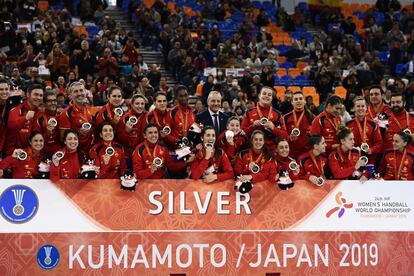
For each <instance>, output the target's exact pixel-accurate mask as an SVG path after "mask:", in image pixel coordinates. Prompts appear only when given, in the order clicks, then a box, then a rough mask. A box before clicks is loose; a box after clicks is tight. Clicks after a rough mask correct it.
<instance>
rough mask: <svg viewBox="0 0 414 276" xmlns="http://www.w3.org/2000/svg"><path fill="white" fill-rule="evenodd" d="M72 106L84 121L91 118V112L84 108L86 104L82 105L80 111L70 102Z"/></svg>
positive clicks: (86, 121)
mask: <svg viewBox="0 0 414 276" xmlns="http://www.w3.org/2000/svg"><path fill="white" fill-rule="evenodd" d="M72 107H73V109H75V111H76V112H78V113H79V117H80V118H81V119H82V120H83V121H84V123H88V122H89V121H91V119H89V118H92V116H91V113H90V112H89V110H88V109H87V108H86V106H84V107H83V110H82V111H81V110H80V109H79V108H78V107H77V106H76V104H75V103H74V102H72Z"/></svg>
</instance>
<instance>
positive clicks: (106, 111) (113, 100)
mask: <svg viewBox="0 0 414 276" xmlns="http://www.w3.org/2000/svg"><path fill="white" fill-rule="evenodd" d="M121 104H122V91H121V88H119V87H118V86H113V87H111V88H110V89H109V92H108V103H107V104H106V105H104V106H102V108H101V109H100V110H99V112H98V113H97V114H96V119H95V125H100V124H101V123H103V122H111V123H112V124H113V125H114V126H117V125H118V123H119V122H120V121H121V117H122V115H123V113H118V112H120V110H122V108H121V107H120V106H121ZM122 112H123V111H122Z"/></svg>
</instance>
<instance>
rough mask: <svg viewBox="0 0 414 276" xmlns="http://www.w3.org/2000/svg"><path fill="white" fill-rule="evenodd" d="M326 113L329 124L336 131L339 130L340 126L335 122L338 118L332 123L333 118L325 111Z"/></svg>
mask: <svg viewBox="0 0 414 276" xmlns="http://www.w3.org/2000/svg"><path fill="white" fill-rule="evenodd" d="M324 113H325V117H326V120H328V122H329V123H330V124H331V126H333V127H334V129H335V130H337V129H338V124H336V122H335V119H336V118H334V120H333V121H332V120H331V118H330V117H329V114H328V113H327V112H326V111H324Z"/></svg>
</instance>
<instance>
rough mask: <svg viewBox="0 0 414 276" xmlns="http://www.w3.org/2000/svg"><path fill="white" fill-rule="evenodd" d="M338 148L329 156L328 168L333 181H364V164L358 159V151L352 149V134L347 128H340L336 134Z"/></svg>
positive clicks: (359, 155)
mask: <svg viewBox="0 0 414 276" xmlns="http://www.w3.org/2000/svg"><path fill="white" fill-rule="evenodd" d="M337 136H338V140H339V144H340V146H339V147H337V148H336V149H335V150H334V151H333V152H331V153H330V154H329V168H330V170H331V172H332V174H333V177H334V179H355V178H361V180H365V179H366V173H363V171H362V169H363V168H364V167H365V165H366V163H365V162H364V160H362V159H360V157H361V154H360V151H359V150H358V149H356V148H354V144H355V142H354V133H353V132H352V130H351V129H349V128H347V127H344V126H342V127H340V128H339V130H338V133H337Z"/></svg>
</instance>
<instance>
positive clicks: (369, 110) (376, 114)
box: [368, 103, 384, 119]
mask: <svg viewBox="0 0 414 276" xmlns="http://www.w3.org/2000/svg"><path fill="white" fill-rule="evenodd" d="M371 106H372V105H369V106H368V112H369V115H370V116H371V118H372V119H375V118H376V117H377V116H378V114H380V113H381V111H382V110H383V109H384V103H381V104H380V106H379V107H378V108H377V109H375V108H374V112H375V116H374V115H372V110H371Z"/></svg>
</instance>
